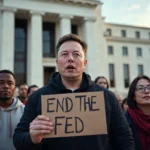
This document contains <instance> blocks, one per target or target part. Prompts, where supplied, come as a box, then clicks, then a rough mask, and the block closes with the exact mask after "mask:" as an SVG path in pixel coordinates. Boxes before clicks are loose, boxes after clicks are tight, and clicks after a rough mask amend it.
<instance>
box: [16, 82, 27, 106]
mask: <svg viewBox="0 0 150 150" xmlns="http://www.w3.org/2000/svg"><path fill="white" fill-rule="evenodd" d="M27 90H28V85H27V84H21V85H20V86H19V91H18V94H19V95H18V98H19V99H20V100H21V102H22V103H23V104H26V102H27V100H28V96H27Z"/></svg>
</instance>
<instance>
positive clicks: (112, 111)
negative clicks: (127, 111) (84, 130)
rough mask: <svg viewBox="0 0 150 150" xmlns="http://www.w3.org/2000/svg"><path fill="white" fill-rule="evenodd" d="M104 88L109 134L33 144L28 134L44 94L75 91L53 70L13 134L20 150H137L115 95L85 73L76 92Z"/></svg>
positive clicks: (52, 139)
mask: <svg viewBox="0 0 150 150" xmlns="http://www.w3.org/2000/svg"><path fill="white" fill-rule="evenodd" d="M93 91H103V92H104V101H105V109H106V121H107V129H108V134H106V135H94V136H79V137H65V138H49V139H43V140H42V142H41V143H40V144H34V143H32V141H31V138H30V135H29V124H30V122H31V121H32V120H33V119H35V118H36V116H37V115H40V114H41V95H50V94H62V93H72V91H71V90H68V89H66V88H65V87H64V85H63V84H62V82H61V78H60V74H59V73H58V72H56V73H53V74H52V75H51V76H50V80H49V83H48V85H47V86H45V87H43V88H41V89H39V90H37V91H36V92H34V93H33V94H32V95H31V96H30V97H29V99H28V101H27V104H26V107H25V111H24V114H23V116H22V118H21V121H20V123H19V124H18V126H17V128H16V130H15V134H14V137H13V141H14V145H15V147H16V149H17V150H35V149H37V150H38V149H39V150H134V142H133V138H132V135H131V131H130V127H129V125H128V123H127V121H126V118H125V116H124V114H123V112H122V111H121V108H120V106H119V104H118V102H117V99H116V97H115V96H114V94H113V93H112V92H110V91H108V90H107V89H105V88H103V87H101V86H99V85H97V84H95V83H94V82H92V81H91V79H90V77H89V76H88V75H87V74H85V73H83V78H82V83H81V86H80V88H79V89H77V90H75V91H74V92H93Z"/></svg>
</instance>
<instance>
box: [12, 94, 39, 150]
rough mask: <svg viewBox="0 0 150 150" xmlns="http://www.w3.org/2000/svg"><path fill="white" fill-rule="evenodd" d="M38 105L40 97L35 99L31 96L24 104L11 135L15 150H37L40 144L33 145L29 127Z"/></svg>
mask: <svg viewBox="0 0 150 150" xmlns="http://www.w3.org/2000/svg"><path fill="white" fill-rule="evenodd" d="M38 103H40V96H39V97H38V99H36V97H35V95H34V94H33V95H31V96H30V97H29V99H28V101H27V103H26V106H25V109H24V113H23V115H22V117H21V119H20V122H19V123H18V125H17V128H16V129H15V132H14V135H13V143H14V146H15V148H16V149H17V150H33V149H34V150H38V149H40V144H34V143H33V142H32V140H31V137H30V134H29V125H30V122H32V120H33V119H35V118H36V116H37V107H38Z"/></svg>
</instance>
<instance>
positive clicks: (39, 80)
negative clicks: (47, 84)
mask: <svg viewBox="0 0 150 150" xmlns="http://www.w3.org/2000/svg"><path fill="white" fill-rule="evenodd" d="M30 14H31V19H30V20H29V23H28V41H29V42H28V54H27V56H28V59H27V81H28V84H29V85H31V84H37V85H38V86H39V87H41V86H43V64H42V58H43V55H42V52H43V50H42V49H43V45H42V32H43V29H42V23H43V21H42V15H44V13H43V12H35V11H31V12H30Z"/></svg>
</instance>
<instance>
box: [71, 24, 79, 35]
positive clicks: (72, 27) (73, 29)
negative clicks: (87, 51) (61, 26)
mask: <svg viewBox="0 0 150 150" xmlns="http://www.w3.org/2000/svg"><path fill="white" fill-rule="evenodd" d="M71 33H73V34H76V35H78V26H77V25H71Z"/></svg>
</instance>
